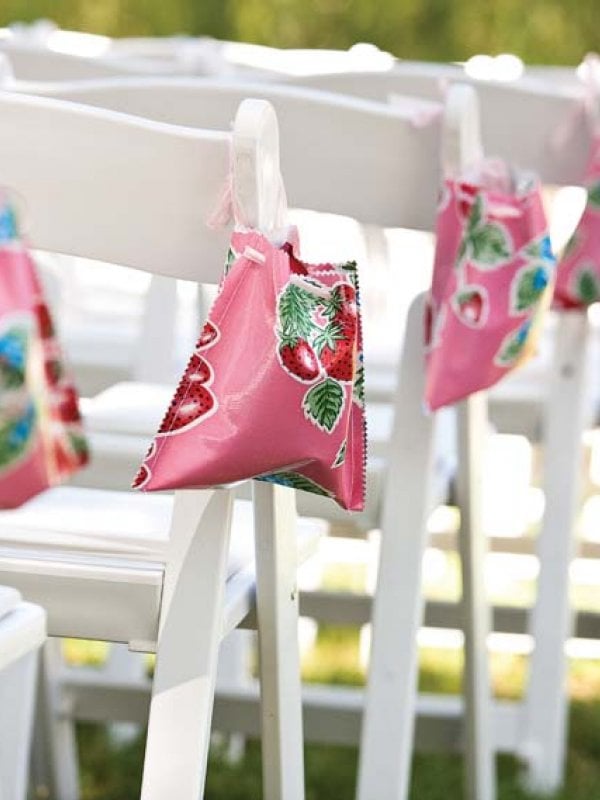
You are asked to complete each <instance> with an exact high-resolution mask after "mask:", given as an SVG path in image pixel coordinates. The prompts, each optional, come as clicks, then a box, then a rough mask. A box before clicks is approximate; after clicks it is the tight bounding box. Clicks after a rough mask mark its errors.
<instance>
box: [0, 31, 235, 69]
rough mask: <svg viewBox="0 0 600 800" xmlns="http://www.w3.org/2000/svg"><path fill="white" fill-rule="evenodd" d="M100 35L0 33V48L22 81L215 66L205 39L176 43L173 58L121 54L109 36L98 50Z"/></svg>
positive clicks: (218, 65)
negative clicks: (185, 45) (181, 45)
mask: <svg viewBox="0 0 600 800" xmlns="http://www.w3.org/2000/svg"><path fill="white" fill-rule="evenodd" d="M57 37H58V42H57V41H56V39H57ZM65 38H66V41H65ZM103 38H104V37H99V36H91V35H89V34H80V33H75V32H71V31H58V30H57V31H50V32H49V33H48V36H47V37H45V38H40V37H32V38H30V37H27V36H21V35H13V36H5V37H0V52H1V53H4V54H5V55H6V56H8V58H10V60H11V62H12V65H13V72H14V74H15V77H16V78H18V79H19V80H28V81H65V80H74V79H92V78H109V77H117V76H119V75H186V74H197V75H206V74H213V73H214V72H215V71H218V70H220V69H221V60H220V59H219V54H218V52H215V48H214V47H213V48H211V47H210V46H209V45H208V44H205V45H204V46H201V45H200V44H197V45H195V46H188V48H187V49H183V48H179V50H177V51H175V57H173V58H161V57H151V56H145V55H137V56H136V55H130V56H128V57H123V55H119V54H118V53H116V52H113V51H112V49H111V47H110V44H111V40H110V39H106V44H105V46H106V52H102V49H103V47H102V39H103ZM53 42H54V44H53ZM98 50H100V52H98Z"/></svg>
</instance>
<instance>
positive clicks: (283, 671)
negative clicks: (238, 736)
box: [233, 100, 304, 800]
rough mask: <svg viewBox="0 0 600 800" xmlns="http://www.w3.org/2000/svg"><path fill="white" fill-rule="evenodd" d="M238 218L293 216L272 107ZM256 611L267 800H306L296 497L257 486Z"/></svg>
mask: <svg viewBox="0 0 600 800" xmlns="http://www.w3.org/2000/svg"><path fill="white" fill-rule="evenodd" d="M233 175H234V186H235V194H234V199H233V202H234V212H235V214H236V219H237V220H239V221H240V222H242V223H243V224H245V225H248V226H250V227H253V228H258V229H259V230H261V231H263V232H264V233H266V234H268V235H271V236H273V235H276V232H277V231H278V230H279V229H280V228H282V227H283V226H284V224H285V218H286V214H287V207H286V199H285V193H284V189H283V181H282V179H281V173H280V168H279V130H278V127H277V118H276V116H275V112H274V110H273V107H272V106H271V105H270V104H269V103H267V102H265V101H261V100H245V101H244V102H243V103H242V104H241V105H240V108H239V110H238V113H237V115H236V119H235V127H234V135H233ZM253 499H254V541H255V548H256V611H257V618H258V651H259V672H260V679H261V680H260V683H261V715H262V725H261V752H262V763H263V797H264V798H265V800H303V798H304V749H303V739H302V698H301V691H300V689H301V679H300V653H299V649H298V589H297V585H296V571H297V561H298V557H297V544H296V507H295V492H294V491H293V490H290V489H287V488H286V487H282V486H275V485H273V484H269V483H259V482H255V483H254V485H253Z"/></svg>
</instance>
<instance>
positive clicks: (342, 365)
mask: <svg viewBox="0 0 600 800" xmlns="http://www.w3.org/2000/svg"><path fill="white" fill-rule="evenodd" d="M364 465H365V419H364V400H363V367H362V340H361V320H360V313H359V304H358V285H357V271H356V265H355V264H354V263H353V262H351V263H348V264H343V265H334V264H319V265H311V264H307V263H305V262H303V261H301V260H300V259H299V257H298V250H297V234H296V232H295V230H294V229H291V231H290V236H289V239H288V241H287V242H286V243H285V244H284V245H283V246H281V247H279V246H276V245H274V244H272V243H271V242H270V241H269V240H268V239H267V238H265V237H264V236H263V235H262V234H260V233H258V232H257V231H253V230H249V231H248V230H245V231H235V232H234V233H233V235H232V239H231V247H230V249H229V254H228V258H227V265H226V271H225V276H224V278H223V280H222V282H221V286H220V289H219V294H218V296H217V298H216V301H215V303H214V305H213V307H212V309H211V312H210V315H209V318H208V320H207V322H206V324H205V325H204V328H203V330H202V333H201V335H200V338H199V340H198V342H197V345H196V349H195V351H194V353H193V354H192V357H191V359H190V361H189V363H188V366H187V369H186V371H185V373H184V375H183V377H182V379H181V381H180V383H179V386H178V388H177V391H176V393H175V396H174V398H173V400H172V402H171V405H170V406H169V409H168V410H167V413H166V415H165V417H164V420H163V422H162V425H161V426H160V429H159V431H158V433H157V435H156V437H155V439H154V441H153V443H152V445H151V447H150V450H149V451H148V454H147V456H146V458H145V460H144V463H143V464H142V466H141V468H140V470H139V472H138V475H137V476H136V479H135V481H134V484H133V485H134V487H136V488H139V489H142V490H145V491H148V490H150V491H152V490H160V489H181V488H208V487H211V486H219V485H227V484H232V483H235V482H237V481H243V480H247V479H249V478H259V479H261V480H265V481H271V482H274V483H279V484H283V485H285V486H292V487H294V488H297V489H304V490H306V491H309V492H314V493H316V494H320V495H324V496H327V497H331V498H332V499H333V500H335V501H336V502H337V503H339V505H340V506H342V507H343V508H346V509H349V510H353V511H358V510H362V509H363V507H364V494H365V474H364Z"/></svg>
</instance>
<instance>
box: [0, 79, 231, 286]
mask: <svg viewBox="0 0 600 800" xmlns="http://www.w3.org/2000/svg"><path fill="white" fill-rule="evenodd" d="M230 145H231V134H230V133H229V132H225V131H218V132H217V131H207V130H197V129H196V130H192V129H190V128H185V127H181V126H173V125H166V124H162V123H156V122H151V121H148V120H144V119H141V118H139V117H132V116H126V115H124V114H118V113H115V112H112V111H105V110H100V109H96V108H90V107H86V106H82V105H77V104H75V103H68V102H64V101H61V100H54V99H48V98H43V97H33V96H24V95H17V94H15V93H12V92H0V175H1V176H2V178H1V182H2V185H4V186H6V187H8V188H9V189H13V190H15V191H16V192H17V193H18V194H20V195H21V196H22V198H24V199H25V208H26V216H27V218H28V221H29V238H30V240H31V242H32V244H33V246H34V247H37V248H39V249H42V250H49V251H53V252H61V253H67V254H72V255H78V256H83V257H87V258H90V259H97V260H100V261H107V262H109V263H113V264H122V265H125V266H130V267H135V268H137V269H142V270H145V271H147V272H150V273H155V274H160V275H167V276H170V277H174V278H185V279H187V280H192V281H196V282H203V283H216V282H218V281H219V280H220V278H221V274H222V259H223V254H224V252H225V249H226V234H225V232H224V231H219V232H217V231H214V230H211V229H210V228H209V227H208V226H207V225H206V220H207V218H208V217H209V216H210V214H211V213H212V211H213V209H214V206H215V203H216V202H217V201H218V199H219V197H220V194H221V192H222V188H223V184H224V182H225V180H226V178H227V176H228V174H229V168H230Z"/></svg>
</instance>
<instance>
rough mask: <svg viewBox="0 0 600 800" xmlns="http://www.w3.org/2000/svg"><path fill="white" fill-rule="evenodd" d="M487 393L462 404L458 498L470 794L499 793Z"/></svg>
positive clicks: (487, 799) (482, 799) (476, 798)
mask: <svg viewBox="0 0 600 800" xmlns="http://www.w3.org/2000/svg"><path fill="white" fill-rule="evenodd" d="M486 411H487V405H486V396H485V394H484V393H483V392H479V393H477V394H475V395H472V396H471V397H469V398H468V399H467V400H464V401H463V402H462V403H460V405H459V407H458V453H459V459H458V474H457V495H458V497H457V500H458V506H459V508H460V515H461V522H460V530H459V537H458V539H459V555H460V562H461V573H462V609H463V619H464V635H465V644H464V652H465V666H464V678H463V687H464V689H463V691H464V695H465V753H466V796H467V797H468V798H469V800H493V799H494V798H495V797H496V767H495V753H494V749H493V733H492V705H491V703H492V693H491V685H490V674H489V657H488V651H487V638H488V634H489V632H490V627H491V613H490V607H489V604H488V601H487V598H486V592H485V555H486V547H487V545H486V540H485V536H484V532H483V529H482V507H481V502H482V489H483V474H482V470H483V466H484V463H485V449H486V442H487V436H488V421H487V413H486Z"/></svg>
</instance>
